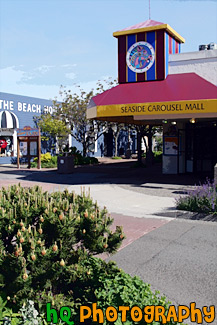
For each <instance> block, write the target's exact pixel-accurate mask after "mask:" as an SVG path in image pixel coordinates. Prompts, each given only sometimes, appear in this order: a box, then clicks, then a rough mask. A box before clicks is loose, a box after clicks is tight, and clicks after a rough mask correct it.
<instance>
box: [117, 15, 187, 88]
mask: <svg viewBox="0 0 217 325" xmlns="http://www.w3.org/2000/svg"><path fill="white" fill-rule="evenodd" d="M113 36H114V37H116V38H117V39H118V82H119V83H120V84H122V83H128V82H144V81H154V80H155V81H156V80H164V79H165V78H166V77H167V75H168V60H169V54H175V53H180V51H181V43H184V42H185V40H184V38H183V37H182V36H180V35H179V34H178V33H177V32H176V31H175V30H174V29H173V28H172V27H170V26H169V25H168V24H164V23H161V22H158V21H154V20H150V19H149V20H147V21H145V22H142V23H139V24H136V25H134V26H130V27H127V28H124V29H122V30H120V31H117V32H114V33H113Z"/></svg>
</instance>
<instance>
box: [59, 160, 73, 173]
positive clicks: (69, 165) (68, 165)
mask: <svg viewBox="0 0 217 325" xmlns="http://www.w3.org/2000/svg"><path fill="white" fill-rule="evenodd" d="M73 171H74V156H63V157H58V158H57V172H58V173H59V174H71V173H73Z"/></svg>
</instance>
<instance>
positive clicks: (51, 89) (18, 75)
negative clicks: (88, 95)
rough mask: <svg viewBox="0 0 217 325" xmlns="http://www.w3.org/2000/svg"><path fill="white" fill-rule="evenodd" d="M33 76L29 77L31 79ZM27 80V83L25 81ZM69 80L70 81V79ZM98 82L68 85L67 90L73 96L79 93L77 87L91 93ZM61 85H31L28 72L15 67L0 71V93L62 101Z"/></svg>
mask: <svg viewBox="0 0 217 325" xmlns="http://www.w3.org/2000/svg"><path fill="white" fill-rule="evenodd" d="M30 77H31V76H29V78H30ZM25 80H26V81H25ZM68 80H69V79H68ZM96 83H97V80H93V81H89V82H82V83H77V84H72V85H70V84H67V83H66V87H65V89H66V90H69V89H70V90H71V92H72V94H73V93H76V92H77V85H78V84H79V85H80V86H81V88H82V89H83V90H84V91H86V92H89V91H90V90H91V89H95V88H96ZM60 85H61V83H59V84H58V85H49V84H43V83H41V84H31V83H28V80H27V76H26V72H25V71H22V70H21V69H20V67H19V68H16V67H14V66H11V67H7V68H3V69H0V91H1V92H6V93H10V94H16V95H22V96H29V97H36V98H43V99H54V98H55V97H57V99H59V100H60V96H59V90H60Z"/></svg>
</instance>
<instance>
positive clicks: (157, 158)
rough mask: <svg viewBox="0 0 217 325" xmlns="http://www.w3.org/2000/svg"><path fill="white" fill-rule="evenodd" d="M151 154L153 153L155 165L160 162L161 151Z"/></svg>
mask: <svg viewBox="0 0 217 325" xmlns="http://www.w3.org/2000/svg"><path fill="white" fill-rule="evenodd" d="M153 153H154V162H155V163H160V162H162V156H163V153H162V151H154V152H153Z"/></svg>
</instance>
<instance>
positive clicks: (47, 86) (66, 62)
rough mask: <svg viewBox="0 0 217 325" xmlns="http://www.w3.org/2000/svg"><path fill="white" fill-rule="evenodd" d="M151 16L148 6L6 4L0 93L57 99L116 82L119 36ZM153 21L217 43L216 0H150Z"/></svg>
mask: <svg viewBox="0 0 217 325" xmlns="http://www.w3.org/2000/svg"><path fill="white" fill-rule="evenodd" d="M148 18H149V0H0V91H2V92H7V93H13V94H18V95H24V96H31V97H38V98H46V99H53V98H54V97H55V96H58V92H59V89H60V85H64V86H66V87H67V88H68V89H71V90H73V91H74V90H75V84H80V85H81V87H82V88H83V89H84V90H86V91H88V90H90V89H91V88H93V87H94V86H95V85H96V82H97V80H103V79H104V78H107V77H112V78H116V77H117V69H118V67H117V39H116V38H114V37H113V36H112V33H113V32H115V31H117V30H120V29H123V28H125V27H128V26H131V25H134V24H137V23H139V22H142V21H145V20H147V19H148ZM151 19H153V20H156V21H160V22H163V23H168V24H169V25H170V26H171V27H173V28H174V29H175V30H176V31H177V32H178V33H179V34H180V35H181V36H183V37H184V38H185V40H186V43H185V44H184V45H182V52H193V51H197V50H198V45H199V44H208V43H210V42H215V43H217V1H215V0H212V1H211V0H207V1H202V0H151Z"/></svg>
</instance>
